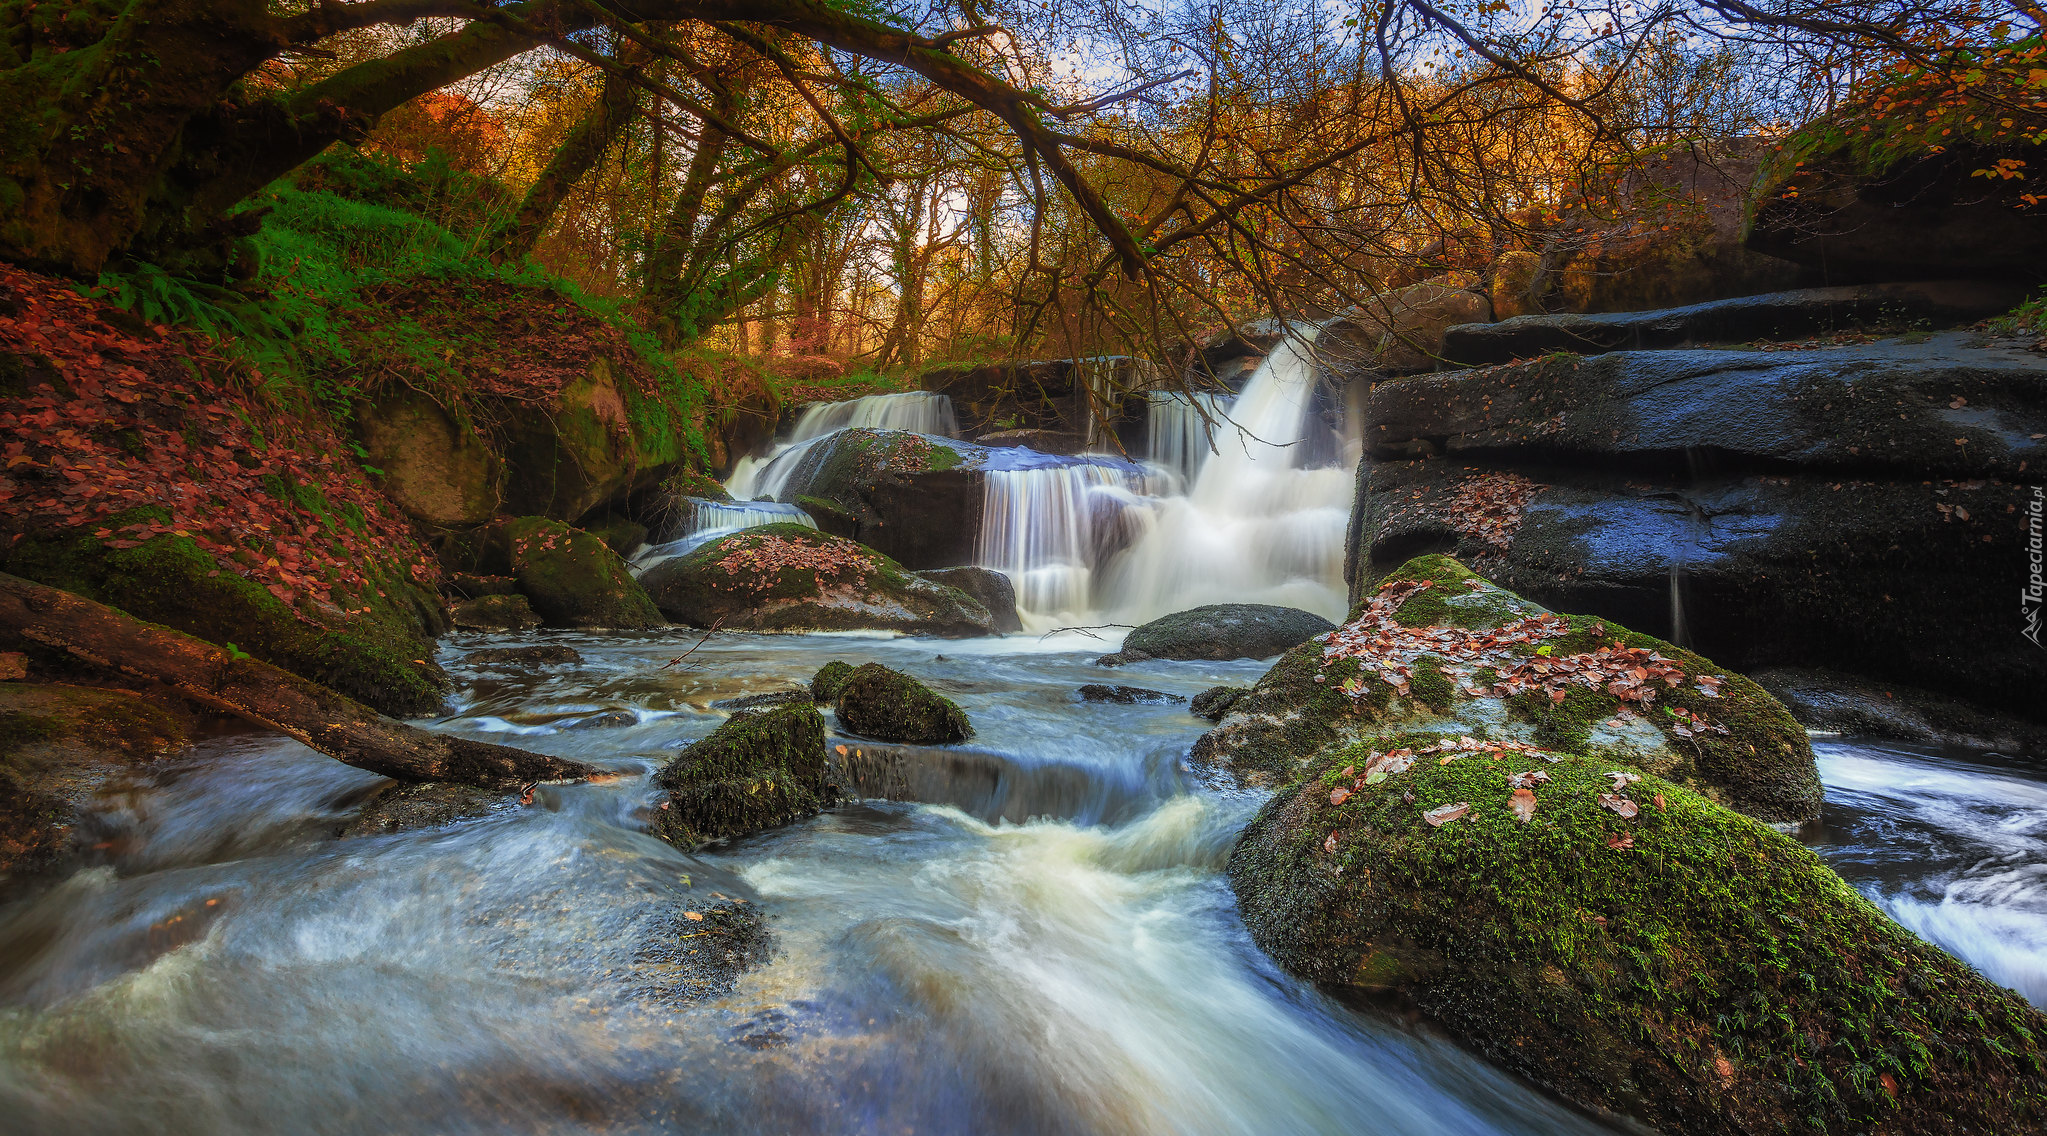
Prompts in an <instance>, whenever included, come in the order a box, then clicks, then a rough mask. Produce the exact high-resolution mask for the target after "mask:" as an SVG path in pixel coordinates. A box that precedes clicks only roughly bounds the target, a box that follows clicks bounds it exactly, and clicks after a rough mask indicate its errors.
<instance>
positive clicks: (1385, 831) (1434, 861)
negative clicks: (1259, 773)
mask: <svg viewBox="0 0 2047 1136" xmlns="http://www.w3.org/2000/svg"><path fill="white" fill-rule="evenodd" d="M1471 741H1473V739H1471V738H1470V737H1469V736H1468V735H1464V734H1461V733H1459V732H1457V731H1455V730H1451V731H1419V732H1402V733H1390V732H1389V733H1386V734H1382V735H1379V736H1377V737H1375V738H1374V739H1373V740H1372V741H1371V742H1370V743H1369V744H1359V745H1355V746H1350V747H1347V748H1337V749H1332V750H1329V751H1325V752H1323V753H1321V754H1320V755H1318V756H1316V757H1314V758H1313V759H1312V760H1311V761H1310V762H1309V763H1308V765H1307V767H1306V768H1305V769H1303V770H1302V771H1301V775H1300V776H1299V777H1298V779H1296V780H1295V781H1294V782H1293V784H1292V785H1290V786H1289V787H1288V788H1286V789H1285V790H1284V791H1282V792H1281V793H1280V794H1278V795H1277V796H1276V797H1274V798H1273V799H1272V800H1271V801H1270V802H1269V803H1268V804H1267V805H1266V807H1265V808H1264V810H1263V811H1262V812H1261V813H1260V814H1259V816H1258V817H1257V819H1256V820H1254V821H1253V822H1252V824H1251V825H1250V826H1249V827H1248V828H1247V829H1246V830H1245V833H1244V836H1243V838H1242V840H1241V842H1240V843H1239V844H1238V846H1237V848H1236V850H1235V851H1234V852H1233V854H1232V856H1231V859H1230V866H1229V874H1230V881H1231V884H1232V886H1233V887H1234V889H1235V891H1236V893H1237V897H1238V902H1239V905H1240V907H1241V909H1242V911H1243V914H1244V921H1245V924H1246V926H1247V927H1248V928H1249V929H1250V932H1251V935H1252V937H1253V939H1254V940H1256V941H1257V943H1258V944H1259V946H1260V947H1262V948H1263V949H1265V950H1266V951H1267V952H1269V953H1270V954H1271V955H1272V956H1273V957H1274V958H1275V959H1277V960H1278V961H1279V962H1280V964H1281V965H1283V966H1284V967H1286V968H1287V969H1288V970H1290V971H1293V972H1294V973H1296V974H1299V975H1302V976H1303V977H1306V978H1309V979H1311V980H1313V981H1315V982H1318V983H1320V984H1322V985H1323V986H1325V987H1327V988H1329V989H1331V990H1332V991H1334V992H1336V993H1339V994H1341V995H1345V996H1350V997H1354V998H1356V997H1368V998H1383V997H1386V996H1392V997H1394V998H1396V999H1398V1000H1400V1001H1402V1002H1404V1003H1405V1004H1407V1005H1411V1006H1413V1007H1415V1008H1417V1009H1419V1010H1420V1011H1421V1012H1422V1013H1423V1014H1425V1015H1427V1016H1428V1017H1429V1018H1431V1019H1432V1020H1433V1021H1435V1022H1436V1023H1438V1024H1439V1025H1441V1026H1442V1027H1443V1028H1445V1029H1447V1030H1448V1031H1449V1032H1450V1033H1452V1034H1453V1035H1454V1036H1456V1037H1457V1038H1458V1039H1459V1040H1461V1041H1462V1042H1463V1043H1464V1044H1466V1045H1468V1046H1470V1047H1472V1048H1473V1049H1475V1050H1477V1051H1478V1052H1480V1053H1481V1054H1483V1055H1485V1056H1486V1057H1487V1058H1489V1059H1491V1060H1493V1061H1496V1062H1499V1063H1500V1064H1502V1065H1504V1066H1506V1067H1508V1068H1510V1069H1512V1070H1514V1071H1515V1072H1517V1073H1519V1074H1521V1075H1523V1076H1525V1077H1528V1078H1529V1079H1530V1080H1532V1081H1534V1082H1536V1083H1537V1084H1539V1085H1542V1086H1544V1087H1545V1088H1548V1089H1550V1090H1552V1091H1555V1092H1557V1093H1559V1094H1561V1095H1563V1096H1565V1097H1567V1098H1569V1099H1570V1100H1572V1101H1575V1102H1577V1103H1579V1104H1581V1105H1584V1106H1587V1107H1591V1108H1595V1109H1602V1110H1610V1111H1611V1112H1614V1113H1619V1114H1621V1115H1624V1116H1627V1117H1630V1118H1633V1119H1635V1120H1637V1121H1640V1122H1642V1123H1645V1124H1648V1125H1650V1126H1652V1127H1654V1128H1655V1129H1657V1130H1658V1131H1661V1132H1667V1133H1672V1134H1684V1136H1692V1134H1699V1136H1705V1134H1712V1136H1734V1134H1738V1133H1758V1132H1881V1133H1886V1134H1897V1136H1903V1134H1908V1133H1959V1132H2020V1131H2038V1130H2040V1128H2041V1126H2042V1124H2043V1123H2047V1066H2043V1063H2042V1057H2041V1053H2042V1050H2041V1044H2042V1041H2043V1040H2047V1018H2043V1016H2042V1015H2041V1014H2040V1013H2039V1012H2038V1011H2037V1010H2035V1009H2033V1008H2032V1007H2031V1006H2029V1005H2028V1004H2027V1003H2026V1002H2025V1001H2024V999H2022V998H2020V997H2019V996H2018V995H2016V994H2014V993H2012V992H2011V991H2009V990H2005V989H2002V988H2000V987H1997V986H1995V985H1993V984H1991V983H1989V982H1987V981H1985V980H1984V979H1983V978H1982V977H1981V976H1979V975H1977V974H1976V973H1975V972H1974V971H1972V970H1970V969H1969V968H1968V967H1967V966H1965V965H1963V964H1962V963H1960V962H1957V961H1956V960H1955V959H1953V958H1951V957H1949V956H1948V955H1946V954H1945V953H1943V952H1941V951H1940V950H1938V949H1936V948H1934V947H1932V946H1929V945H1928V944H1926V943H1923V942H1921V941H1919V940H1917V939H1915V938H1913V937H1912V936H1911V935H1910V934H1908V933H1906V932H1905V931H1904V930H1902V929H1901V928H1899V927H1898V926H1897V925H1895V924H1894V923H1892V922H1891V921H1890V920H1889V919H1887V918H1885V917H1884V916H1883V915H1882V913H1880V912H1879V911H1877V910H1876V908H1875V907H1873V906H1872V905H1871V904H1870V903H1869V902H1868V901H1866V900H1864V899H1863V898H1862V897H1861V896H1859V895H1858V894H1856V892H1855V891H1854V890H1853V889H1852V888H1850V887H1849V886H1848V885H1847V884H1846V883H1844V882H1843V881H1842V880H1841V879H1840V878H1839V877H1838V876H1836V875H1835V874H1834V873H1833V872H1832V871H1830V870H1829V869H1828V868H1827V867H1826V866H1825V865H1823V864H1822V863H1821V862H1820V861H1819V859H1818V857H1817V856H1815V855H1814V854H1813V853H1812V852H1811V851H1810V850H1808V849H1806V848H1804V847H1803V846H1801V845H1799V844H1798V843H1796V842H1795V841H1793V840H1791V839H1789V838H1787V837H1785V836H1783V835H1782V834H1780V833H1778V832H1776V831H1774V830H1773V829H1771V828H1770V827H1768V826H1766V825H1763V824H1759V823H1757V822H1755V821H1754V820H1751V819H1750V818H1748V817H1744V816H1742V815H1741V814H1739V813H1736V812H1734V811H1732V810H1729V809H1726V808H1723V807H1721V806H1720V805H1717V804H1715V803H1714V802H1712V801H1710V800H1707V799H1705V798H1704V797H1702V796H1699V795H1698V794H1695V793H1693V792H1691V791H1690V790H1688V789H1686V788H1684V787H1683V786H1681V785H1678V784H1676V783H1674V782H1671V781H1667V780H1664V779H1662V778H1658V777H1656V776H1653V775H1633V774H1631V773H1630V772H1629V771H1625V770H1616V769H1615V764H1614V763H1613V762H1611V761H1608V760H1604V759H1596V758H1592V757H1587V756H1583V755H1581V754H1575V753H1560V752H1543V751H1539V750H1535V749H1534V748H1533V747H1530V746H1528V745H1527V744H1526V743H1522V744H1521V745H1520V746H1519V747H1511V746H1498V747H1496V746H1495V745H1493V744H1477V745H1473V746H1466V744H1465V743H1467V742H1471ZM1439 747H1447V748H1439ZM1631 778H1632V779H1631ZM1517 786H1519V787H1518V788H1517ZM1517 803H1518V804H1519V805H1520V806H1521V809H1520V810H1518V811H1517V809H1516V805H1517Z"/></svg>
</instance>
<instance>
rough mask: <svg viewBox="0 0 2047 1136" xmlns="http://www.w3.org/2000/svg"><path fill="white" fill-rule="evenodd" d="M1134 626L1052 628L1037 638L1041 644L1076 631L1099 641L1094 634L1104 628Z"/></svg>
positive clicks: (1116, 624)
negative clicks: (1061, 633) (1064, 633)
mask: <svg viewBox="0 0 2047 1136" xmlns="http://www.w3.org/2000/svg"><path fill="white" fill-rule="evenodd" d="M1136 626H1137V625H1136V624H1135V623H1091V624H1089V625H1087V626H1086V627H1054V628H1053V629H1052V630H1050V631H1047V632H1045V633H1044V634H1043V635H1040V636H1038V642H1040V643H1043V642H1044V641H1045V640H1047V639H1050V638H1051V637H1052V636H1054V635H1057V634H1059V633H1060V632H1061V631H1078V632H1080V633H1081V634H1082V635H1085V636H1087V637H1088V638H1090V639H1100V638H1101V636H1099V635H1097V634H1095V632H1097V631H1099V630H1101V629H1102V628H1104V627H1136Z"/></svg>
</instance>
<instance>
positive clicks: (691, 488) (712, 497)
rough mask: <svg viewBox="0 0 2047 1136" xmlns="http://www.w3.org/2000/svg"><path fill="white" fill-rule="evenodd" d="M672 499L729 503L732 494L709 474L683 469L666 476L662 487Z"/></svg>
mask: <svg viewBox="0 0 2047 1136" xmlns="http://www.w3.org/2000/svg"><path fill="white" fill-rule="evenodd" d="M663 488H664V489H666V490H667V491H668V494H669V495H670V496H672V497H699V498H702V499H703V500H706V501H730V500H732V494H730V493H727V492H726V491H725V487H724V486H723V485H720V484H718V482H717V480H716V479H715V478H713V477H712V476H711V475H710V474H707V473H705V472H703V471H702V470H696V469H683V470H677V471H676V472H674V473H672V474H669V475H668V480H667V482H666V483H665V484H664V486H663Z"/></svg>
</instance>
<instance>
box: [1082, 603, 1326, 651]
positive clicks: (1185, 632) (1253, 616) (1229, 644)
mask: <svg viewBox="0 0 2047 1136" xmlns="http://www.w3.org/2000/svg"><path fill="white" fill-rule="evenodd" d="M1335 629H1336V625H1335V624H1333V623H1331V622H1329V621H1328V620H1326V619H1324V618H1322V617H1321V616H1319V615H1316V614H1315V613H1314V612H1311V611H1302V610H1300V609H1299V608H1291V607H1278V606H1276V605H1273V604H1206V605H1203V606H1201V607H1196V608H1189V609H1188V610H1186V611H1176V612H1174V613H1173V614H1171V615H1164V616H1160V617H1159V618H1157V619H1154V620H1152V621H1151V622H1150V623H1147V624H1145V625H1144V626H1142V627H1139V628H1137V629H1135V630H1133V631H1132V632H1131V633H1130V634H1129V635H1127V636H1125V637H1124V639H1123V649H1122V650H1121V651H1119V652H1117V654H1115V655H1105V656H1103V657H1102V658H1101V659H1099V660H1097V661H1098V662H1101V663H1103V664H1105V665H1109V666H1114V665H1117V663H1124V662H1137V661H1140V660H1143V659H1213V660H1229V659H1269V658H1271V657H1272V656H1274V655H1277V654H1280V653H1281V652H1283V651H1286V650H1288V649H1290V648H1292V647H1295V646H1298V645H1300V644H1301V643H1304V642H1306V641H1307V640H1308V639H1311V638H1313V637H1314V636H1317V635H1320V634H1322V633H1323V632H1325V631H1334V630H1335ZM1112 659H1113V660H1115V661H1114V662H1111V661H1110V660H1112Z"/></svg>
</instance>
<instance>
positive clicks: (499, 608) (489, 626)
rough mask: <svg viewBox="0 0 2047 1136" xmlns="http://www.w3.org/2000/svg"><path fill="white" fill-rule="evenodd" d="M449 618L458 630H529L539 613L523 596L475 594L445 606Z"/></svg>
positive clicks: (538, 621)
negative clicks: (452, 604) (450, 605)
mask: <svg viewBox="0 0 2047 1136" xmlns="http://www.w3.org/2000/svg"><path fill="white" fill-rule="evenodd" d="M448 620H449V622H451V623H453V624H454V625H455V629H456V630H458V631H531V630H532V629H533V628H536V627H538V626H540V617H539V616H538V615H535V614H534V613H533V605H531V604H529V603H527V602H526V597H525V596H516V595H514V596H478V597H476V598H475V599H473V600H463V601H461V602H460V603H457V604H455V605H454V606H452V607H450V608H449V609H448Z"/></svg>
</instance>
